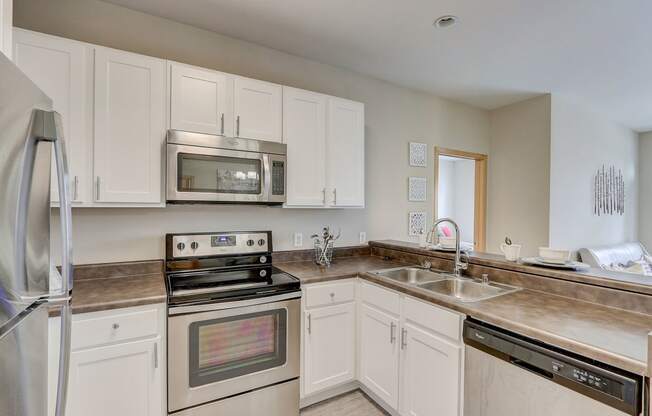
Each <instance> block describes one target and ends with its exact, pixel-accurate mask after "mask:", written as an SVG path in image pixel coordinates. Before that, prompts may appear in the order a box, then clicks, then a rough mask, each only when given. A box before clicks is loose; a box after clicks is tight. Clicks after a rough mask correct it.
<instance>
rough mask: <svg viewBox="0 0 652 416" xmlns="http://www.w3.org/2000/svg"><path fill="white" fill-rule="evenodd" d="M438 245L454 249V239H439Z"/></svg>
mask: <svg viewBox="0 0 652 416" xmlns="http://www.w3.org/2000/svg"><path fill="white" fill-rule="evenodd" d="M439 244H440V245H441V246H442V247H444V248H455V237H446V236H441V237H439Z"/></svg>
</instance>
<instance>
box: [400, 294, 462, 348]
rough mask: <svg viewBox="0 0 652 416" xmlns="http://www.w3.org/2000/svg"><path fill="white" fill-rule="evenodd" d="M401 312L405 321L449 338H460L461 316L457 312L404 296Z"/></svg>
mask: <svg viewBox="0 0 652 416" xmlns="http://www.w3.org/2000/svg"><path fill="white" fill-rule="evenodd" d="M403 314H404V316H405V320H406V321H411V322H414V323H415V324H418V325H419V326H421V327H423V328H426V329H428V330H430V331H433V332H436V333H438V334H441V335H444V336H446V337H448V338H450V339H453V340H456V341H460V340H461V335H462V316H461V315H460V314H458V313H455V312H451V311H449V310H446V309H443V308H440V307H438V306H435V305H431V304H429V303H424V302H421V301H418V300H416V299H412V298H409V297H406V298H405V301H404V304H403Z"/></svg>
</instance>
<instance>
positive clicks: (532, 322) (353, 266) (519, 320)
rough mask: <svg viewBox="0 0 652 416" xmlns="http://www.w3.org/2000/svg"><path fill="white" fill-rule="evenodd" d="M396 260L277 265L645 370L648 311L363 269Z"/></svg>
mask: <svg viewBox="0 0 652 416" xmlns="http://www.w3.org/2000/svg"><path fill="white" fill-rule="evenodd" d="M400 265H405V263H397V262H395V261H386V260H383V258H381V257H372V256H361V257H351V258H341V259H338V260H337V261H335V262H334V263H333V265H332V266H331V267H330V268H324V267H319V266H317V265H315V264H314V263H313V262H310V261H302V262H288V263H279V264H276V266H277V267H278V268H279V269H281V270H283V271H285V272H287V273H290V274H292V275H294V276H296V277H298V278H299V279H300V280H301V282H302V283H304V284H308V283H317V282H323V281H328V280H336V279H344V278H351V277H355V276H356V275H357V276H359V277H360V278H362V279H364V280H367V281H370V282H373V283H376V284H379V285H382V286H385V287H388V288H391V289H394V290H398V291H400V292H403V293H405V294H408V295H411V296H415V297H417V298H420V299H422V300H425V301H428V302H431V303H433V304H437V305H440V306H443V307H446V308H450V309H453V310H456V311H458V312H460V313H463V314H466V315H468V316H471V317H474V318H477V319H479V320H482V321H485V322H487V323H490V324H494V325H496V326H500V327H502V328H505V329H507V330H510V331H513V332H516V333H519V334H522V335H524V336H528V337H531V338H534V339H537V340H540V341H543V342H546V343H549V344H552V345H555V346H558V347H560V348H564V349H566V350H569V351H572V352H574V353H577V354H581V355H584V356H586V357H589V358H592V359H595V360H599V361H602V362H604V363H607V364H610V365H613V366H615V367H618V368H621V369H624V370H628V371H631V372H634V373H636V374H640V375H646V374H647V354H648V347H647V337H648V333H649V332H651V331H652V316H650V315H645V314H640V313H635V312H630V311H626V310H623V309H617V308H611V307H605V306H603V305H599V304H596V303H591V302H585V301H581V300H577V299H573V298H569V297H562V296H557V295H553V294H549V293H545V292H539V291H534V290H529V289H523V290H521V291H519V292H515V293H511V294H507V295H503V296H499V297H496V298H493V299H489V300H485V301H480V302H473V303H463V302H459V301H456V300H454V299H452V298H450V297H447V296H443V295H438V294H435V293H433V292H430V291H427V290H424V289H420V288H418V287H415V286H411V285H408V284H402V283H399V282H396V281H394V280H391V279H388V278H385V277H383V276H379V275H376V274H372V273H368V272H369V271H374V270H381V269H386V268H392V267H397V266H400Z"/></svg>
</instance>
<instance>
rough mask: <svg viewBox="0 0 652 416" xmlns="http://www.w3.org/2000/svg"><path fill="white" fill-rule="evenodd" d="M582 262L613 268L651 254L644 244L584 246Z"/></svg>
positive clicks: (581, 254)
mask: <svg viewBox="0 0 652 416" xmlns="http://www.w3.org/2000/svg"><path fill="white" fill-rule="evenodd" d="M579 255H580V257H581V258H582V262H584V263H587V264H590V265H591V267H598V268H600V269H604V270H612V268H613V267H614V266H618V265H627V264H629V263H630V262H635V261H639V260H641V258H643V256H649V255H650V254H649V253H648V251H647V249H646V248H645V247H644V246H643V244H641V243H638V242H634V243H623V244H615V245H610V246H602V247H593V248H582V249H580V250H579Z"/></svg>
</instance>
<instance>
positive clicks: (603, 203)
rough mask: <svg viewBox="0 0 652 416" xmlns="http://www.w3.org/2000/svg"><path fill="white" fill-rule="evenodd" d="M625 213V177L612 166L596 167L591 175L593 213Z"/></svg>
mask: <svg viewBox="0 0 652 416" xmlns="http://www.w3.org/2000/svg"><path fill="white" fill-rule="evenodd" d="M624 214H625V179H624V177H623V172H622V170H620V169H616V167H614V166H606V167H605V166H604V165H602V167H601V168H599V169H598V171H597V172H596V174H595V175H594V177H593V215H597V216H602V215H624Z"/></svg>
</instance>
